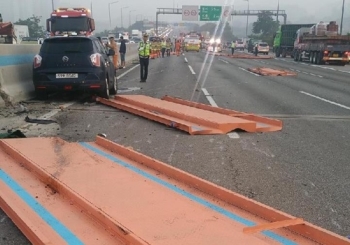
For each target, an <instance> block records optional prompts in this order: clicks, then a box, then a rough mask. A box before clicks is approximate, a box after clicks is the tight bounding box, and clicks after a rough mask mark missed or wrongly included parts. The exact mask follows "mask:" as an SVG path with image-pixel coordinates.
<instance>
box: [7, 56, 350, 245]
mask: <svg viewBox="0 0 350 245" xmlns="http://www.w3.org/2000/svg"><path fill="white" fill-rule="evenodd" d="M262 66H264V67H272V68H280V69H289V70H292V71H295V72H296V73H297V76H295V77H262V76H256V75H254V74H252V73H249V72H248V71H247V70H246V69H247V68H250V67H262ZM349 73H350V67H349V66H346V67H340V66H322V67H320V66H313V65H309V64H297V63H295V62H293V60H292V59H290V58H286V59H269V60H254V59H249V60H247V59H246V60H242V59H232V58H228V57H217V56H216V57H214V56H211V55H209V56H206V54H205V53H203V52H200V53H186V54H185V55H184V56H180V57H176V56H171V57H166V58H164V59H163V58H159V59H155V60H151V62H150V70H149V78H148V80H147V83H140V82H139V80H140V79H139V67H136V68H135V69H133V70H131V71H130V72H129V73H127V74H125V75H124V76H122V77H121V78H120V79H119V82H120V84H119V88H120V92H121V93H125V94H145V95H148V96H152V97H157V98H160V97H162V96H164V95H171V96H177V97H181V98H183V99H188V100H194V101H198V102H201V103H209V101H208V98H209V99H210V101H211V103H216V104H217V105H218V106H220V107H225V108H231V109H234V110H238V111H243V112H250V113H255V114H261V115H267V116H270V117H273V118H279V119H281V120H283V122H284V127H283V130H282V131H280V132H270V133H261V134H255V133H244V132H238V134H237V135H238V137H237V135H236V137H233V138H231V137H229V136H228V135H217V136H213V135H211V136H190V135H188V134H187V133H185V132H182V131H178V130H174V129H170V128H167V127H166V126H164V125H162V124H158V123H155V122H153V121H150V120H147V119H144V118H141V117H138V116H135V115H133V114H129V113H126V112H122V111H119V110H116V109H113V108H110V107H106V106H104V105H100V104H96V103H89V104H86V103H82V102H77V103H75V104H73V105H71V106H70V107H69V108H68V109H67V110H65V111H63V112H59V113H58V114H57V115H56V116H55V118H56V120H57V121H58V122H59V126H60V130H56V131H52V132H51V133H49V134H48V135H58V136H60V137H62V138H63V139H65V140H69V141H93V140H94V138H95V136H96V134H98V133H106V134H107V137H108V138H109V139H111V140H113V141H114V142H117V143H120V144H123V145H126V146H131V147H133V148H134V149H135V150H138V151H140V152H142V153H145V154H147V155H149V156H151V157H154V158H156V159H159V160H162V161H164V162H166V163H168V164H170V165H172V166H175V167H177V168H180V169H183V170H185V171H188V172H190V173H192V174H194V175H197V176H199V177H201V178H204V179H207V180H209V181H212V182H214V183H217V184H219V185H221V186H223V187H225V188H228V189H231V190H233V191H236V192H238V193H241V194H243V195H245V196H247V197H250V198H253V199H254V200H257V201H260V202H262V203H264V204H267V205H270V206H272V207H274V208H277V209H280V210H282V211H285V212H287V213H290V214H292V215H294V216H298V217H302V218H304V219H305V220H307V221H309V222H312V223H314V224H316V225H319V226H321V227H323V228H326V229H329V230H331V231H334V232H336V233H338V234H340V235H343V236H346V235H350V222H349V214H350V205H349V203H350V191H349V190H350V181H349V176H350V165H349V159H350V151H349V149H350V140H349V138H350V96H349V95H350V85H349ZM203 88H204V91H205V92H206V91H208V93H209V95H210V96H205V95H204V93H203ZM0 244H16V245H17V244H18V245H21V244H28V242H27V241H26V239H25V238H24V237H23V236H22V235H21V234H20V232H19V231H18V230H17V229H16V228H15V227H14V226H13V224H11V221H10V220H9V218H6V216H5V215H4V214H3V213H2V212H0Z"/></svg>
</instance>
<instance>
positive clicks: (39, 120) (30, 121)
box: [24, 116, 57, 124]
mask: <svg viewBox="0 0 350 245" xmlns="http://www.w3.org/2000/svg"><path fill="white" fill-rule="evenodd" d="M24 120H25V121H26V122H29V123H38V124H50V123H57V122H56V121H54V120H47V119H32V118H29V117H28V116H26V118H25V119H24Z"/></svg>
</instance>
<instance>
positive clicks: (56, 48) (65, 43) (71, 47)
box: [40, 38, 93, 54]
mask: <svg viewBox="0 0 350 245" xmlns="http://www.w3.org/2000/svg"><path fill="white" fill-rule="evenodd" d="M40 51H41V52H43V53H48V54H57V53H87V52H92V51H93V43H92V41H91V40H90V39H88V38H54V39H46V40H45V42H44V43H43V44H42V46H41V49H40Z"/></svg>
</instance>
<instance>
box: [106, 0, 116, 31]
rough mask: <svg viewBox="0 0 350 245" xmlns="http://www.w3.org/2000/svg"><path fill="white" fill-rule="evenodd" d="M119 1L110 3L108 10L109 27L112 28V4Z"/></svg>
mask: <svg viewBox="0 0 350 245" xmlns="http://www.w3.org/2000/svg"><path fill="white" fill-rule="evenodd" d="M117 2H118V1H115V2H111V3H108V12H109V28H112V20H111V5H112V4H114V3H117Z"/></svg>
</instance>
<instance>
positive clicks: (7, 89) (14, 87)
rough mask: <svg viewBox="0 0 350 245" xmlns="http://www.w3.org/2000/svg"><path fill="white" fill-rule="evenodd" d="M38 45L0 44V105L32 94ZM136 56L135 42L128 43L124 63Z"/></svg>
mask: <svg viewBox="0 0 350 245" xmlns="http://www.w3.org/2000/svg"><path fill="white" fill-rule="evenodd" d="M40 46H41V45H36V44H19V45H11V44H0V106H4V105H11V104H13V103H16V102H19V101H22V100H27V99H30V98H32V97H33V96H34V86H33V82H32V64H33V58H34V56H35V55H36V54H37V53H39V50H40ZM137 57H138V52H137V44H128V45H127V51H126V56H125V60H126V63H127V64H131V63H132V61H133V60H134V59H137ZM119 62H120V58H119Z"/></svg>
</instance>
